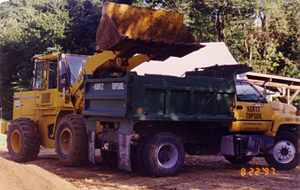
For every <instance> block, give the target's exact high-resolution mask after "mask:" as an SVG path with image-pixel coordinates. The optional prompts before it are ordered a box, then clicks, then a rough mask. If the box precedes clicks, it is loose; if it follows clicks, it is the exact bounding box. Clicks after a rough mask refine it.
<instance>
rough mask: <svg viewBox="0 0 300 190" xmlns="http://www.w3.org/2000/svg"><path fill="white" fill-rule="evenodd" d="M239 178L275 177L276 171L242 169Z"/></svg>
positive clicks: (271, 169)
mask: <svg viewBox="0 0 300 190" xmlns="http://www.w3.org/2000/svg"><path fill="white" fill-rule="evenodd" d="M240 173H241V176H268V175H275V174H276V169H275V168H273V167H272V168H248V169H246V168H242V169H241V171H240Z"/></svg>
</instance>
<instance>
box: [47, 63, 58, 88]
mask: <svg viewBox="0 0 300 190" xmlns="http://www.w3.org/2000/svg"><path fill="white" fill-rule="evenodd" d="M56 87H57V61H56V60H51V61H50V62H49V73H48V89H53V88H56Z"/></svg>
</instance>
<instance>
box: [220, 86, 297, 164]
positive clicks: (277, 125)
mask: <svg viewBox="0 0 300 190" xmlns="http://www.w3.org/2000/svg"><path fill="white" fill-rule="evenodd" d="M264 92H267V91H266V89H265V90H264ZM265 97H266V95H265V94H263V93H262V92H261V91H260V90H259V89H258V88H257V87H256V86H255V85H253V84H251V83H250V82H247V81H245V80H240V81H236V97H235V103H234V106H233V112H234V116H235V117H236V121H234V122H232V125H231V126H230V128H229V131H230V132H231V133H232V135H229V136H224V137H223V138H222V144H221V151H222V153H223V154H224V156H225V158H226V159H227V160H228V161H230V162H232V163H243V162H248V161H250V160H251V158H252V157H253V156H257V155H262V156H264V157H265V159H266V161H267V162H268V164H269V165H271V166H272V167H275V168H277V169H283V170H286V169H292V168H293V167H295V166H297V165H298V164H299V159H300V157H299V150H298V149H299V142H300V141H299V137H300V134H299V131H300V130H299V126H300V117H299V111H297V109H296V107H294V106H292V105H288V104H284V103H279V102H272V101H268V100H266V98H265ZM228 145H229V146H228Z"/></svg>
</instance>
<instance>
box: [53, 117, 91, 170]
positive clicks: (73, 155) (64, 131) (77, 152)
mask: <svg viewBox="0 0 300 190" xmlns="http://www.w3.org/2000/svg"><path fill="white" fill-rule="evenodd" d="M55 150H56V153H57V155H58V158H59V160H60V161H61V162H62V163H63V164H64V165H65V166H82V165H85V164H86V163H87V162H88V135H87V132H86V127H85V119H84V118H83V117H82V116H81V115H76V114H70V115H66V116H64V117H63V118H62V119H61V120H60V122H59V123H58V125H57V129H56V132H55Z"/></svg>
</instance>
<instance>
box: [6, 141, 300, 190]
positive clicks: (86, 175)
mask: <svg viewBox="0 0 300 190" xmlns="http://www.w3.org/2000/svg"><path fill="white" fill-rule="evenodd" d="M99 154H100V153H99V152H98V155H99ZM0 157H4V158H7V159H9V155H8V152H7V149H6V148H5V147H0ZM30 164H35V165H37V166H39V167H41V168H44V169H46V170H48V171H50V172H52V173H54V174H56V175H58V176H60V177H61V178H63V179H65V180H67V181H69V182H71V183H72V184H74V185H75V186H76V187H78V189H82V190H96V189H105V190H110V189H142V190H148V189H162V190H164V189H168V190H175V189H176V190H177V189H182V190H188V189H189V190H192V189H216V190H221V189H235V190H237V189H238V190H245V189H259V190H262V189H264V190H268V189H272V190H275V189H278V190H279V189H289V190H296V189H297V190H299V189H300V167H299V166H298V167H297V168H296V169H293V170H291V171H275V173H273V171H272V170H271V169H270V168H269V169H270V173H269V174H268V175H266V174H267V173H266V172H267V170H266V169H265V168H267V167H268V166H267V164H266V163H265V161H264V159H263V158H255V159H253V160H252V161H251V162H250V163H249V164H248V165H246V166H244V168H245V169H246V175H244V176H242V175H241V166H239V167H237V166H233V165H231V164H229V163H227V162H226V160H225V159H224V158H223V157H222V156H201V157H196V156H187V157H186V160H185V164H184V167H183V170H182V172H181V173H180V174H179V175H178V176H176V177H165V178H152V177H147V176H143V175H142V174H140V173H137V172H125V171H120V170H114V169H110V168H108V167H107V166H105V165H104V163H103V162H102V161H101V157H100V156H99V157H98V158H97V163H96V165H95V166H87V167H82V168H66V167H63V165H62V164H61V163H60V162H59V161H58V159H57V157H56V155H55V151H54V150H53V149H41V153H40V155H39V159H38V160H36V161H33V162H30ZM251 168H253V169H254V170H256V175H255V171H254V172H250V171H251ZM258 168H259V169H261V171H259V170H258ZM262 168H264V171H262ZM242 174H244V173H242ZM37 180H38V179H37Z"/></svg>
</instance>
